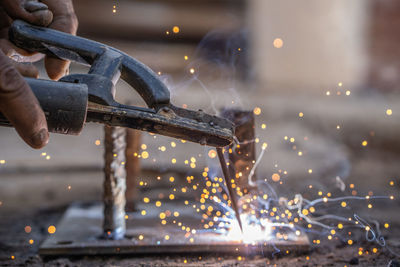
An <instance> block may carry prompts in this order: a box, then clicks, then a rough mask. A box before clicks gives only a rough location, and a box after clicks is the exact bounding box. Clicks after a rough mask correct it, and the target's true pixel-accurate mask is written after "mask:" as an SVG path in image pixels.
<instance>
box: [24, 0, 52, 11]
mask: <svg viewBox="0 0 400 267" xmlns="http://www.w3.org/2000/svg"><path fill="white" fill-rule="evenodd" d="M24 7H25V9H26V10H27V11H28V12H30V13H32V12H35V11H39V10H47V9H49V8H48V7H47V5H45V4H43V3H41V2H36V1H28V2H26V3H25V5H24Z"/></svg>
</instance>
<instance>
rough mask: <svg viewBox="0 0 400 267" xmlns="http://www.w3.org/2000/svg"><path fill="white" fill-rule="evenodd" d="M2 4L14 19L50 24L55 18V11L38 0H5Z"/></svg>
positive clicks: (44, 24)
mask: <svg viewBox="0 0 400 267" xmlns="http://www.w3.org/2000/svg"><path fill="white" fill-rule="evenodd" d="M2 6H3V8H4V9H5V11H6V12H7V14H8V15H9V16H10V17H11V18H12V19H22V20H25V21H27V22H29V23H32V24H35V25H39V26H48V25H49V24H50V23H51V21H52V20H53V13H52V12H51V11H50V10H49V9H48V7H47V6H46V5H45V4H44V3H41V2H37V1H36V0H3V1H2Z"/></svg>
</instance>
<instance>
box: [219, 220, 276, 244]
mask: <svg viewBox="0 0 400 267" xmlns="http://www.w3.org/2000/svg"><path fill="white" fill-rule="evenodd" d="M249 216H250V215H248V214H240V220H241V221H242V222H247V221H249V220H250V219H249ZM259 222H260V223H259V224H248V223H244V224H243V232H242V231H241V230H240V226H239V223H238V222H237V221H236V220H232V222H231V227H232V228H231V229H230V230H229V232H228V233H227V235H226V238H227V240H232V241H242V242H243V243H246V244H251V243H255V242H257V241H261V240H262V241H265V239H266V238H268V237H269V236H271V229H272V227H271V224H270V222H269V221H268V220H267V219H261V220H260V221H259Z"/></svg>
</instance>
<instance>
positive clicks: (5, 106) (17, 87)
mask: <svg viewBox="0 0 400 267" xmlns="http://www.w3.org/2000/svg"><path fill="white" fill-rule="evenodd" d="M0 111H1V112H2V113H3V114H4V116H5V117H7V119H8V120H9V121H10V122H11V124H12V125H13V126H14V127H15V129H16V130H17V132H18V134H19V135H20V136H21V137H22V139H23V140H24V141H25V142H26V143H27V144H28V145H30V146H31V147H33V148H37V149H38V148H42V147H44V146H45V145H46V144H47V143H48V139H49V133H48V130H47V122H46V118H45V116H44V113H43V111H42V109H41V108H40V105H39V102H38V101H37V99H36V97H35V95H34V94H33V93H32V90H31V89H30V87H29V85H28V84H27V83H26V81H25V80H24V79H23V77H22V76H21V74H20V73H19V72H18V71H17V69H16V68H15V67H14V65H13V64H12V62H11V60H10V59H9V58H8V57H7V56H5V55H4V54H3V52H1V51H0Z"/></svg>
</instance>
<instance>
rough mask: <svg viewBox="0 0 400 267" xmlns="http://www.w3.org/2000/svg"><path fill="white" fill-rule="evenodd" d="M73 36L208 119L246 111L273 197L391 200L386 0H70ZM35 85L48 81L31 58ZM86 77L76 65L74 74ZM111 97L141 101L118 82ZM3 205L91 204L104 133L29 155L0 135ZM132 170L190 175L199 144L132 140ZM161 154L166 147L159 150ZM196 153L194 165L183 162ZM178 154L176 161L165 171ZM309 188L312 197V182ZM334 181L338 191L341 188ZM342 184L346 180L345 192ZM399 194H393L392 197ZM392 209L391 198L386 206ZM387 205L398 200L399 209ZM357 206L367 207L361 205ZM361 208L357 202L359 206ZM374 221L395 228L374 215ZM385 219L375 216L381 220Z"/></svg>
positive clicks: (399, 111) (394, 16)
mask: <svg viewBox="0 0 400 267" xmlns="http://www.w3.org/2000/svg"><path fill="white" fill-rule="evenodd" d="M74 4H75V10H76V13H77V16H78V18H79V23H80V24H79V31H78V34H79V35H80V36H83V37H87V38H90V39H93V40H96V41H99V42H103V43H105V44H108V45H111V46H114V47H116V48H118V49H120V50H122V51H125V52H126V53H128V54H129V55H131V56H133V57H135V58H137V59H139V60H140V61H142V62H143V63H145V64H146V65H148V66H150V67H151V68H152V69H153V70H154V71H155V72H156V73H158V75H159V76H160V78H161V79H162V80H163V81H164V82H165V83H166V84H167V85H168V87H169V89H170V91H171V99H172V102H173V103H175V104H177V105H179V106H182V105H184V106H185V107H187V108H190V109H198V108H203V109H204V110H205V111H207V112H209V113H212V114H217V113H218V111H219V110H220V109H221V108H223V107H229V108H238V109H243V110H253V111H254V114H255V116H256V136H257V138H258V141H257V150H258V153H259V152H260V151H261V146H262V144H263V143H264V142H265V143H267V144H268V148H267V150H266V152H265V154H264V157H263V159H262V161H261V162H262V163H261V164H260V165H259V167H258V177H259V178H262V179H264V178H268V179H269V178H270V177H271V175H272V174H273V173H280V175H281V181H283V182H284V186H280V187H279V189H278V190H279V192H281V194H282V195H287V196H293V195H294V194H295V193H298V192H301V193H303V194H305V196H306V197H309V198H315V197H318V196H317V192H318V191H319V190H322V191H323V192H324V194H325V193H327V192H333V193H334V192H339V193H341V194H345V195H361V196H365V195H368V194H369V195H376V194H385V195H387V194H394V193H397V194H398V186H397V183H398V182H400V177H399V175H400V165H399V159H400V139H399V136H400V94H399V92H400V75H399V74H400V49H399V41H400V39H399V38H400V37H399V36H400V32H399V29H400V2H398V1H396V0H374V1H372V0H353V1H346V0H335V1H320V0H303V1H291V0H280V1H274V0H115V1H112V0H75V1H74ZM38 66H39V67H40V68H41V70H42V77H46V74H45V72H44V71H43V68H42V67H41V66H42V65H41V63H38ZM82 71H87V68H86V67H82V66H77V65H75V64H73V66H72V70H71V72H72V73H74V72H82ZM117 98H118V100H119V101H121V102H123V103H130V104H135V105H143V103H144V102H143V101H142V100H140V98H139V97H138V95H137V94H136V93H135V92H134V90H132V89H131V88H128V87H127V86H126V84H124V83H123V82H121V83H119V84H118V88H117ZM0 133H1V137H2V138H1V139H0V160H2V161H0V176H1V179H0V205H1V206H0V210H2V211H3V212H5V211H12V212H14V211H16V210H19V209H23V208H24V206H26V205H28V204H26V203H29V206H30V207H36V208H38V207H40V208H44V207H57V206H60V205H66V204H68V203H70V202H71V201H74V200H96V199H98V200H100V199H101V186H102V179H103V174H102V169H101V168H102V166H103V158H102V157H103V147H102V140H103V130H102V126H100V125H87V126H86V128H85V129H84V131H83V133H82V135H81V136H80V137H73V136H61V135H51V141H50V144H49V145H48V146H47V147H46V148H44V149H43V150H40V151H36V150H32V149H30V148H28V147H27V146H26V145H25V144H24V143H22V141H20V139H19V137H18V136H17V135H16V133H15V131H14V130H13V129H5V128H2V129H0ZM142 141H143V144H145V145H146V146H142V150H146V151H148V152H149V155H150V156H149V158H148V159H142V161H141V164H142V166H143V168H145V169H146V168H147V169H153V170H158V171H161V172H168V171H169V170H175V169H180V170H184V171H185V172H187V173H190V172H191V171H193V172H195V171H197V172H198V171H201V170H202V168H203V167H205V166H208V165H209V164H210V160H211V159H210V158H208V157H207V151H208V149H207V148H204V147H200V146H198V145H196V144H189V143H182V142H181V141H179V140H178V141H175V142H177V146H176V147H175V148H172V147H171V146H170V143H171V142H173V141H174V140H172V139H169V138H165V137H161V136H156V137H154V136H151V135H149V134H147V133H143V135H142ZM162 146H165V147H167V151H166V152H163V151H162V149H160V147H162ZM191 157H196V159H197V163H196V164H197V170H191V169H190V167H189V166H188V165H187V164H186V163H185V160H187V159H190V158H191ZM171 158H176V159H177V161H176V164H172V163H171ZM311 184H312V185H314V188H315V190H314V189H313V190H314V191H312V190H310V187H309V185H311ZM343 184H344V185H345V187H344V188H343ZM351 184H352V186H349V185H351ZM396 190H397V191H396ZM396 203H397V202H396ZM397 205H398V203H397ZM364 206H365V207H364ZM363 207H364V208H367V207H366V205H363ZM375 212H376V213H375V215H376V214H379V216H380V218H385V219H387V220H392V221H394V223H395V224H396V223H397V224H400V220H398V218H394V217H393V216H397V215H395V214H393V213H388V212H387V210H385V209H380V210H377V211H375ZM380 213H382V214H380Z"/></svg>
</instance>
